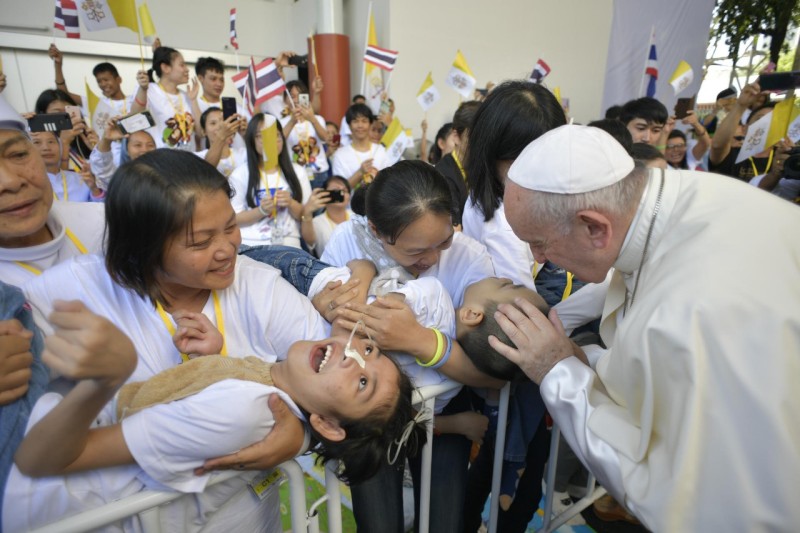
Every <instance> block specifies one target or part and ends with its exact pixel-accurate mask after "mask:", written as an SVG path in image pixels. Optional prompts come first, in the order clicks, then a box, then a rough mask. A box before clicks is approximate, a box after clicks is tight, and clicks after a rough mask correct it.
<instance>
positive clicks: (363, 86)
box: [361, 2, 372, 95]
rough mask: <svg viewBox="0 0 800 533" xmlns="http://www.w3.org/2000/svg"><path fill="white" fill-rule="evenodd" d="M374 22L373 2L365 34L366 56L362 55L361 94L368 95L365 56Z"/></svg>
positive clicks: (365, 51) (370, 4)
mask: <svg viewBox="0 0 800 533" xmlns="http://www.w3.org/2000/svg"><path fill="white" fill-rule="evenodd" d="M371 21H372V2H370V3H369V11H368V14H367V30H366V31H365V32H364V54H362V55H361V94H363V95H366V93H367V91H366V89H365V87H366V83H367V63H366V62H365V61H364V55H365V54H366V53H367V46H369V23H370V22H371Z"/></svg>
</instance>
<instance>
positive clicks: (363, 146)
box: [0, 42, 800, 533]
mask: <svg viewBox="0 0 800 533" xmlns="http://www.w3.org/2000/svg"><path fill="white" fill-rule="evenodd" d="M49 54H50V57H51V58H52V60H53V64H54V72H55V79H54V83H55V88H54V89H48V90H46V91H44V92H43V93H42V94H41V95H40V96H39V97H38V99H37V102H36V107H35V110H34V111H32V112H28V110H14V109H12V108H11V106H9V105H8V104H7V103H6V101H5V100H4V99H3V96H2V94H0V290H1V291H2V292H0V295H1V297H0V405H1V406H2V408H1V409H0V431H1V432H2V434H0V439H2V448H0V494H2V498H3V499H2V515H0V518H1V519H2V522H1V524H2V529H0V530H2V531H7V532H14V531H26V530H28V529H31V528H35V527H39V526H41V525H45V524H47V523H50V522H52V521H55V520H58V519H60V518H63V517H66V516H69V515H73V514H76V513H79V512H81V511H84V510H88V509H92V508H95V507H98V506H100V505H102V504H103V503H106V502H110V501H114V500H116V499H120V498H124V497H126V496H129V495H132V494H135V493H137V492H141V491H143V490H146V489H151V488H157V489H169V490H175V491H179V492H184V493H189V494H191V497H188V498H183V499H180V500H177V501H176V502H173V503H171V504H169V505H168V506H166V507H165V508H164V509H163V510H162V512H161V513H160V515H159V520H161V525H162V529H164V530H175V531H179V530H182V531H200V530H213V529H214V528H222V527H225V528H227V529H230V530H234V531H276V530H278V529H279V525H278V524H279V506H278V503H277V497H278V492H277V484H275V483H270V482H269V481H268V479H269V478H270V473H271V469H272V468H274V467H275V466H276V465H278V464H280V463H281V462H283V461H285V460H288V459H290V458H292V457H295V456H296V455H297V454H299V453H304V452H309V451H310V452H314V453H316V454H317V457H319V460H320V461H323V462H327V461H331V460H337V461H338V463H336V464H337V465H338V466H337V468H338V470H337V472H338V474H339V476H340V478H341V479H342V480H343V481H346V482H347V483H349V484H350V486H351V491H352V501H353V512H354V515H355V520H356V523H357V526H358V529H359V531H367V532H371V531H393V532H403V531H406V530H407V529H408V528H409V527H410V526H411V523H410V521H409V517H408V516H406V515H405V513H404V507H403V486H404V483H405V481H404V474H405V472H406V471H408V472H410V478H411V479H412V481H411V483H412V484H413V488H414V495H415V502H416V509H417V512H415V513H414V517H413V520H414V522H413V527H414V529H415V530H416V528H417V527H418V521H419V512H418V510H419V497H420V483H421V475H420V473H421V457H420V454H419V451H420V449H421V447H422V446H423V445H424V443H425V440H426V438H425V427H426V424H432V425H433V434H434V436H433V441H432V443H431V445H432V457H433V461H432V476H431V487H430V531H436V532H458V533H461V532H467V533H475V532H476V531H478V530H479V528H480V527H481V522H482V516H481V511H482V509H483V507H484V503H485V501H486V499H487V497H489V493H490V489H491V475H492V469H493V459H492V458H493V454H494V440H495V435H496V431H497V422H498V420H497V418H498V404H499V389H500V388H501V387H503V386H504V385H505V383H506V382H511V384H512V396H511V403H510V406H509V414H508V430H507V434H506V438H505V441H506V444H505V450H504V454H503V457H504V461H503V463H502V474H501V490H500V494H499V495H497V496H498V501H499V505H500V513H499V529H498V530H499V531H503V532H512V533H513V532H517V531H519V532H521V531H525V529H526V527H527V524H528V523H529V522H530V520H531V519H532V517H533V515H534V513H535V512H536V510H537V508H538V505H539V501H540V499H541V496H542V480H543V472H544V469H545V464H546V461H547V457H548V453H549V441H550V439H549V436H548V432H549V431H548V425H547V416H546V415H547V413H549V414H550V415H551V416H552V418H553V419H554V420H555V422H556V423H557V424H558V425H559V427H560V428H561V430H562V432H563V434H564V435H565V437H566V440H567V442H568V447H567V449H565V450H564V453H567V454H571V455H572V457H575V458H577V460H579V462H580V463H583V465H584V466H585V467H586V468H588V469H589V471H591V472H592V474H594V475H595V476H596V477H597V479H598V480H599V481H600V483H601V484H602V485H603V486H604V487H605V488H606V489H607V490H608V492H609V494H610V495H611V497H613V499H611V503H612V504H614V505H617V506H618V507H619V510H620V516H628V517H629V518H630V519H634V520H635V519H638V520H640V521H641V522H642V523H643V524H644V525H645V526H646V527H648V528H650V529H652V530H656V531H681V530H684V531H699V530H711V531H713V530H721V529H725V528H734V529H735V528H738V527H741V526H742V525H744V527H745V529H747V530H769V531H788V530H791V529H793V528H794V527H796V524H797V523H798V522H799V521H800V515H798V510H797V506H795V505H793V498H792V496H793V489H794V484H795V483H796V480H797V479H798V478H800V454H798V453H797V452H798V450H800V437H798V435H797V431H796V428H797V422H798V419H797V414H796V413H797V412H800V395H798V394H797V393H795V392H794V387H793V386H792V385H793V382H792V380H793V377H794V375H795V374H796V371H797V369H798V366H800V359H798V357H800V319H799V317H798V314H797V311H798V309H800V282H798V273H800V245H798V243H800V241H798V240H797V239H796V237H795V235H794V233H795V232H796V228H797V222H798V221H800V211H798V206H796V205H792V202H795V203H796V202H797V200H798V197H800V179H798V177H800V174H799V175H797V176H795V175H794V174H792V173H791V172H789V173H787V171H786V170H785V169H784V166H785V163H786V161H787V160H788V159H789V158H790V157H791V149H792V146H791V143H790V142H788V141H787V140H783V141H781V142H780V143H779V144H778V145H776V146H773V147H769V148H768V149H767V150H765V151H764V152H763V153H760V154H756V155H755V156H753V157H750V158H749V159H745V160H744V161H738V160H737V157H738V154H739V151H740V147H741V144H742V140H743V139H744V136H745V135H746V132H747V127H748V125H750V124H752V123H754V122H755V121H757V120H758V119H759V118H761V117H762V116H764V114H766V113H767V112H769V110H771V109H772V107H774V105H775V103H774V102H770V95H768V94H766V93H763V92H761V91H760V88H759V86H758V84H757V83H751V84H749V85H747V86H746V87H744V88H743V89H742V91H741V93H739V94H737V93H736V92H735V91H733V90H732V89H731V90H726V91H723V92H722V93H720V95H719V99H718V106H717V108H716V109H715V112H714V113H712V114H711V115H709V116H705V117H700V116H698V114H697V113H695V112H694V111H692V110H689V111H687V112H686V113H685V114H684V113H681V114H682V115H683V116H681V117H680V118H678V117H677V116H675V114H671V113H670V112H669V111H668V110H667V108H666V107H665V106H664V105H663V104H662V103H661V102H659V101H658V100H656V99H654V98H647V97H645V98H638V99H635V100H632V101H629V102H627V103H623V104H621V105H620V106H615V107H613V108H611V109H609V110H608V111H607V112H606V114H605V117H604V118H602V119H598V120H596V121H593V122H591V123H589V124H588V125H586V126H581V125H574V124H571V123H569V122H570V121H569V119H568V117H567V116H566V114H565V110H564V108H563V107H562V106H561V104H560V102H559V101H558V100H557V99H556V97H555V96H554V95H553V94H552V93H551V92H550V91H549V90H548V89H547V88H546V87H545V86H544V85H542V84H537V83H532V82H530V81H526V80H512V81H506V82H504V83H501V84H499V85H497V86H493V87H492V88H491V90H489V91H487V94H486V95H482V94H481V95H479V97H478V98H476V100H473V101H466V102H463V103H461V104H460V105H459V106H458V108H457V109H456V110H454V114H453V117H452V121H450V122H448V123H446V124H444V125H442V126H441V127H440V128H439V129H438V130H437V133H436V136H435V139H433V140H432V142H431V144H430V149H428V143H427V139H425V140H424V142H423V143H420V144H421V149H420V150H419V153H413V154H411V153H409V152H408V151H407V153H406V155H407V156H409V157H408V159H407V160H401V161H399V162H396V163H394V164H390V161H389V159H388V157H387V150H386V148H387V147H385V146H383V145H382V144H381V142H380V141H381V137H382V133H383V131H384V130H385V128H386V126H387V125H388V124H389V123H390V122H391V117H392V114H393V113H394V112H395V110H394V102H392V101H391V100H390V99H388V97H387V99H386V105H385V106H384V107H382V109H383V111H382V113H380V114H378V115H376V114H375V113H374V112H373V110H372V109H371V108H370V107H369V106H368V105H367V104H366V103H365V99H364V97H363V96H361V95H355V96H354V97H353V100H352V105H350V107H349V108H348V109H347V111H346V113H345V115H344V116H343V117H324V116H322V115H321V114H320V112H319V110H320V109H321V107H320V102H321V100H322V99H324V98H325V90H324V85H323V84H322V82H321V80H320V79H319V78H316V80H315V81H314V83H313V84H312V86H311V89H310V90H309V87H308V85H307V84H305V83H304V82H303V81H290V82H288V83H287V85H286V92H285V94H284V95H280V96H277V97H273V98H272V99H270V100H269V101H268V102H266V103H265V104H263V105H262V108H261V109H259V110H256V112H254V113H253V114H252V115H250V114H249V113H248V112H247V111H246V110H245V109H244V108H243V107H242V106H238V108H237V109H236V112H235V113H231V114H229V115H228V114H227V113H225V112H223V109H222V107H223V106H222V96H221V95H222V92H223V90H224V86H225V82H226V81H225V67H224V65H223V64H222V62H220V61H219V60H218V59H216V58H213V57H204V58H201V59H199V60H198V61H197V63H196V65H195V75H194V76H192V75H190V72H191V69H190V67H189V65H187V63H186V62H185V61H184V58H183V55H182V54H181V53H180V51H178V50H176V49H173V48H169V47H166V46H161V45H160V42H157V44H156V47H155V48H154V54H153V61H152V68H151V69H149V70H148V71H140V72H139V73H138V74H137V77H136V84H137V85H136V90H135V92H134V93H133V94H130V95H127V96H126V95H125V93H123V91H122V86H123V82H122V79H121V77H120V76H119V74H118V71H117V69H116V68H115V67H114V65H113V64H111V63H107V62H104V63H100V64H98V65H97V66H96V67H95V68H94V70H93V74H94V77H95V79H96V82H97V85H98V87H99V88H100V90H101V91H102V94H103V96H102V99H103V101H104V102H105V104H106V105H107V107H108V108H109V109H111V110H112V114H111V116H109V117H108V118H107V120H106V121H105V123H104V124H102V126H103V128H102V131H100V132H96V131H94V130H93V129H92V128H91V127H90V124H88V123H87V120H86V119H85V118H84V116H85V113H81V112H80V111H79V110H78V111H76V109H80V107H81V106H82V105H83V101H82V98H81V97H80V95H77V94H74V93H72V92H70V91H69V89H68V88H67V86H66V84H65V78H64V69H65V68H67V66H65V58H64V55H63V54H62V53H61V52H60V51H59V50H58V49H57V48H56V47H55V46H51V47H50V50H49ZM292 55H293V54H292V53H291V52H282V53H281V54H280V55H279V56H278V57H276V58H275V60H276V64H277V65H278V67H279V71H280V70H281V69H282V68H283V67H285V66H286V65H287V64H288V60H289V58H290V57H291V56H292ZM2 86H4V84H3V85H2ZM182 87H185V88H182ZM385 109H388V111H386V110H385ZM18 111H19V112H18ZM64 112H66V113H68V114H69V116H70V121H71V124H70V126H71V128H66V129H61V130H60V131H55V132H54V131H41V132H40V131H31V130H32V128H31V127H30V124H32V123H33V120H32V118H33V117H34V116H37V115H46V114H52V113H64ZM144 113H146V116H145V114H144ZM131 117H134V118H136V117H138V118H140V119H141V120H139V121H138V122H137V121H131V120H130V118H131ZM137 124H138V126H136V127H131V125H137ZM272 125H274V127H275V128H276V129H277V132H278V133H277V137H276V138H275V140H274V145H271V143H272V141H271V140H270V139H271V137H267V136H266V133H265V132H266V129H265V128H266V127H267V126H272ZM132 130H133V131H132ZM426 132H427V122H423V136H425V134H426ZM265 141H266V142H265ZM266 152H269V153H274V154H277V162H274V161H269V162H268V161H266V160H268V159H269V158H268V157H266ZM787 200H788V201H787ZM758 264H768V265H769V268H770V270H771V272H772V273H773V275H772V276H771V279H775V280H780V285H781V290H780V291H777V289H778V287H777V283H776V284H775V286H774V287H772V286H767V287H764V286H762V285H761V284H755V283H752V282H751V283H747V282H746V280H747V279H752V277H750V276H748V274H751V273H752V272H753V270H754V269H755V267H756V265H758ZM772 289H774V290H772ZM443 383H448V384H451V385H452V387H451V390H450V391H449V392H447V393H445V394H442V395H440V396H438V397H437V398H436V402H435V406H434V409H433V412H432V413H428V412H426V411H425V410H419V409H416V408H414V407H413V406H412V404H411V398H412V390H413V388H415V387H423V386H426V385H435V384H443ZM54 443H58V446H55V447H54V445H53V444H54ZM577 462H578V461H575V463H577ZM217 469H235V470H240V471H241V472H240V473H239V475H237V476H236V477H233V478H231V479H230V480H228V481H224V482H222V483H216V484H211V485H209V482H210V481H211V480H212V479H213V478H214V476H215V470H217ZM572 474H573V472H566V470H565V467H562V468H561V472H560V475H559V476H558V478H557V480H556V486H555V490H556V491H557V494H558V499H559V500H566V502H567V503H569V499H570V495H569V493H568V492H567V490H568V489H567V486H568V481H569V480H570V476H571V475H572ZM579 474H580V473H579V472H578V473H577V474H576V475H579ZM247 487H250V489H252V490H242V489H246V488H247ZM615 502H616V503H615ZM723 503H724V510H723V509H722V507H723ZM628 511H629V512H630V513H632V514H633V515H635V517H636V518H633V516H631V515H627V512H628ZM578 520H580V518H578ZM118 526H119V527H121V528H122V529H123V530H130V531H134V530H137V529H138V528H140V527H141V523H140V522H139V519H138V518H137V517H130V518H128V519H126V520H124V521H122V522H121V523H119V524H118Z"/></svg>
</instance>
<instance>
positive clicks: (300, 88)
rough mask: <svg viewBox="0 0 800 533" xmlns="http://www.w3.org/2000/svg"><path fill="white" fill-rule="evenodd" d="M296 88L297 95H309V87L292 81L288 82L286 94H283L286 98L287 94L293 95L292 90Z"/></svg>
mask: <svg viewBox="0 0 800 533" xmlns="http://www.w3.org/2000/svg"><path fill="white" fill-rule="evenodd" d="M295 88H296V89H297V94H308V87H306V84H305V83H303V82H302V81H300V80H292V81H289V82H286V92H284V93H283V94H284V96H286V93H289V94H292V89H295Z"/></svg>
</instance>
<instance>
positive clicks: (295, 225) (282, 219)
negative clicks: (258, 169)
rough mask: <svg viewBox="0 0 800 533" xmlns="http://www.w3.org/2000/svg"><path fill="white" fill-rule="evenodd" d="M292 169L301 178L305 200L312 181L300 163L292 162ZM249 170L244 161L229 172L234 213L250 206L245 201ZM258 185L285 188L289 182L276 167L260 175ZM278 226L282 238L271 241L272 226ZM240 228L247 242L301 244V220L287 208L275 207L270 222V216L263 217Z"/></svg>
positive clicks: (297, 245) (303, 199) (296, 246)
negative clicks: (259, 183) (273, 172)
mask: <svg viewBox="0 0 800 533" xmlns="http://www.w3.org/2000/svg"><path fill="white" fill-rule="evenodd" d="M292 168H293V169H294V173H295V175H296V176H297V181H299V182H300V189H301V190H302V191H303V198H302V199H300V200H299V202H300V203H301V204H304V203H306V202H307V201H308V199H309V198H310V197H311V183H310V182H309V180H308V177H307V176H306V171H305V170H304V169H303V167H301V166H300V165H295V164H293V165H292ZM249 175H250V170H249V169H248V167H247V165H246V164H245V165H241V166H239V167H238V168H237V169H236V170H234V171H233V173H232V174H231V175H230V178H229V179H230V183H231V187H233V190H234V195H233V198H231V205H233V210H234V211H236V212H237V213H241V212H242V211H246V210H248V209H252V208H251V207H249V206H248V205H247V200H246V195H247V181H248V179H249ZM260 188H261V189H264V191H265V192H264V193H265V194H267V193H266V189H267V188H269V189H278V190H285V191H288V190H290V189H289V183H288V182H287V181H286V178H285V177H284V176H283V172H280V171H278V172H277V173H276V174H270V175H266V174H263V173H262V175H261V187H260ZM275 227H277V228H278V230H279V231H278V233H279V234H280V236H281V238H280V239H279V241H280V242H272V239H273V229H274V228H275ZM241 230H242V243H243V244H246V245H248V246H261V245H263V244H284V245H286V246H294V247H295V248H300V221H298V220H295V219H294V218H292V215H291V214H290V213H289V209H288V208H283V209H278V210H277V217H276V220H275V221H274V222H273V221H272V218H271V217H264V218H262V219H261V220H259V221H258V222H255V223H253V224H250V225H249V226H241Z"/></svg>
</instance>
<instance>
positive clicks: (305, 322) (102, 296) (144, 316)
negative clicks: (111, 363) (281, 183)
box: [22, 255, 330, 381]
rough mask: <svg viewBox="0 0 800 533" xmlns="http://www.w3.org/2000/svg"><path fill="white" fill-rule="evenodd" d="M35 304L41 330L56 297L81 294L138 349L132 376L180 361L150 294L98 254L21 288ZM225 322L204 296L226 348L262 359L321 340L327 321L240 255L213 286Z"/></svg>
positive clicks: (272, 273) (276, 276) (273, 273)
mask: <svg viewBox="0 0 800 533" xmlns="http://www.w3.org/2000/svg"><path fill="white" fill-rule="evenodd" d="M22 289H23V292H24V293H25V296H26V298H27V299H28V301H29V302H30V303H31V305H32V306H33V310H34V320H36V323H37V325H38V326H39V327H40V328H42V331H43V332H44V333H45V334H49V333H51V332H52V327H51V326H50V324H49V323H48V322H47V320H46V318H45V317H47V316H49V314H50V312H51V311H52V309H53V300H56V299H62V300H82V301H83V302H84V303H85V304H86V306H87V307H88V308H89V310H91V311H92V312H94V313H96V314H98V315H100V316H103V317H106V318H107V319H109V320H110V321H111V322H112V323H114V324H116V325H117V327H119V328H120V329H121V330H122V331H123V332H124V333H125V334H126V335H127V336H128V337H129V338H130V339H131V341H133V345H134V346H135V348H136V353H137V355H138V364H137V366H136V370H135V371H134V372H133V375H132V376H131V378H130V381H144V380H146V379H148V378H150V377H151V376H154V375H155V374H158V373H159V372H161V371H163V370H166V369H167V368H171V367H173V366H175V365H177V364H179V363H180V362H181V356H180V353H179V352H178V350H177V348H175V345H174V344H173V343H172V336H171V334H170V333H169V330H168V329H167V326H166V324H164V322H163V321H162V319H161V316H160V315H159V313H158V312H157V311H156V309H154V307H153V305H152V304H151V303H150V301H149V300H144V299H142V298H140V297H139V296H138V295H137V294H135V293H134V292H133V291H130V290H128V289H125V288H122V287H120V286H119V285H117V284H116V283H114V282H113V281H112V280H111V277H110V276H109V274H108V272H107V271H106V269H105V264H104V261H103V258H102V257H100V256H97V255H87V256H81V257H78V258H75V259H74V260H72V261H68V262H66V263H64V264H61V265H58V266H56V267H54V268H52V269H50V270H48V271H47V272H46V273H45V274H44V275H42V276H39V277H38V278H35V279H32V280H30V281H29V282H28V283H27V284H25V285H24V286H23V287H22ZM217 296H218V297H219V304H220V310H221V312H220V314H221V316H222V321H223V324H222V326H224V327H220V326H221V325H220V324H219V323H218V321H217V317H216V313H215V311H214V301H213V298H212V297H211V296H209V298H208V301H207V302H206V304H205V307H204V308H203V314H204V315H206V316H207V317H208V318H209V320H211V322H212V323H213V324H214V325H215V326H216V327H217V328H218V329H220V331H223V334H224V338H225V347H226V349H227V352H228V354H229V355H231V356H234V357H244V356H247V355H255V356H258V357H260V358H261V359H264V360H265V361H267V362H274V361H276V360H279V359H283V358H285V356H286V354H287V353H288V351H289V347H290V346H291V345H292V344H293V343H294V342H296V341H299V340H307V339H324V338H326V337H327V336H328V333H329V331H330V326H329V325H328V323H327V322H325V320H324V319H323V318H322V317H321V316H320V315H319V313H317V311H316V309H314V307H313V306H312V305H311V301H309V299H308V298H306V297H305V296H303V295H302V294H300V293H298V292H297V291H296V290H295V288H294V287H292V285H290V284H289V282H287V281H286V280H284V279H283V278H282V277H281V276H280V272H278V271H277V270H276V269H274V268H272V267H270V266H267V265H265V264H263V263H259V262H257V261H253V260H252V259H250V258H248V257H244V256H238V258H237V260H236V269H235V279H234V283H233V285H231V286H230V287H228V288H227V289H224V290H221V291H217Z"/></svg>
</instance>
